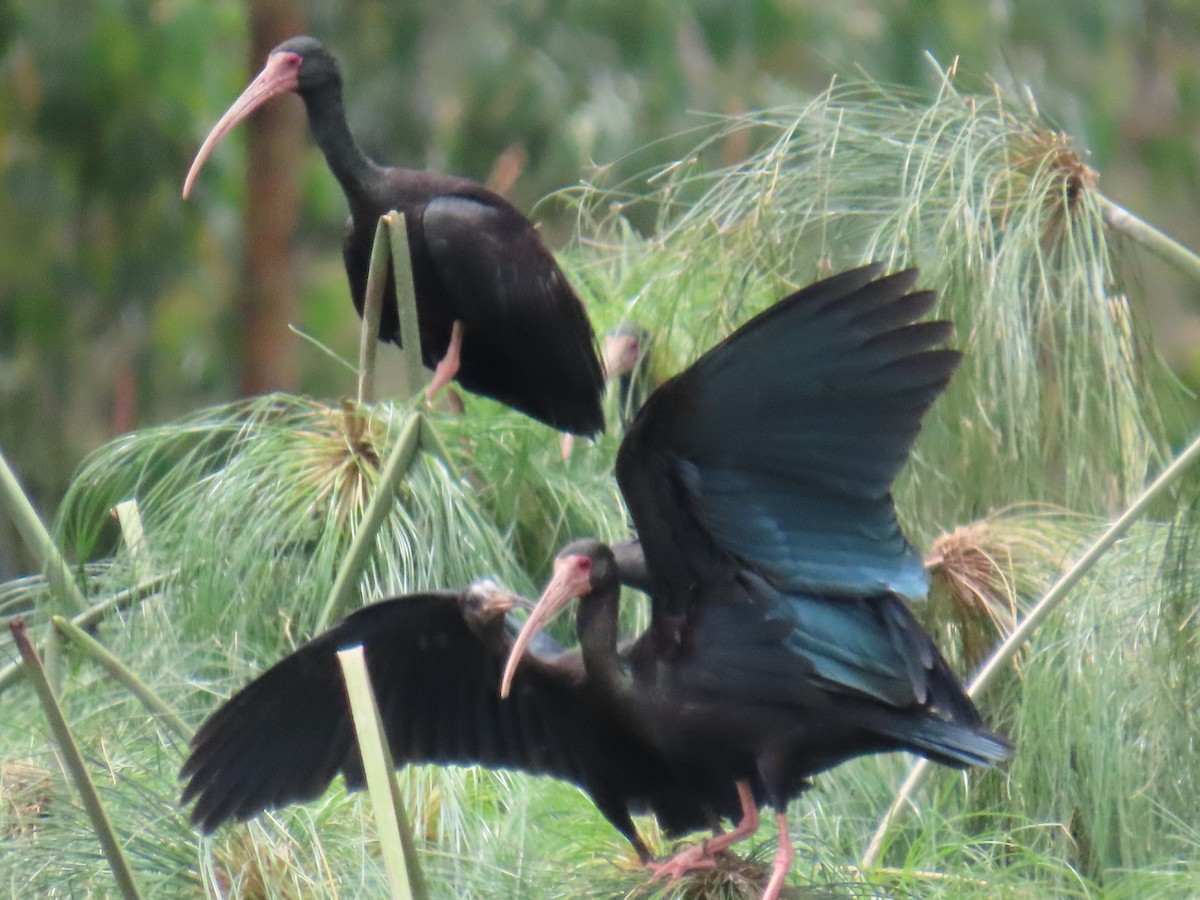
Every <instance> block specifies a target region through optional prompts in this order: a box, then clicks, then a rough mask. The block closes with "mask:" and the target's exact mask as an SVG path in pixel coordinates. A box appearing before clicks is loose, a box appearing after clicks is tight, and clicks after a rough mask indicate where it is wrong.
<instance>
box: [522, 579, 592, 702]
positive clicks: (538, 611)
mask: <svg viewBox="0 0 1200 900" xmlns="http://www.w3.org/2000/svg"><path fill="white" fill-rule="evenodd" d="M571 559H572V557H569V556H568V557H559V558H558V559H556V560H555V561H554V576H553V577H552V578H551V579H550V583H549V584H548V585H546V590H544V591H543V592H542V596H541V597H539V598H538V602H537V603H536V604H535V605H534V607H533V612H531V613H530V614H529V618H528V619H526V620H525V627H524V628H522V629H521V633H520V634H518V635H517V639H516V641H515V642H514V643H513V646H512V650H510V651H509V653H508V662H507V663H506V664H505V666H504V676H503V677H502V678H501V679H500V696H501V697H507V696H508V692H509V688H511V687H512V680H513V676H514V675H515V674H516V672H517V666H519V665H520V664H521V657H522V656H523V655H524V654H525V648H527V647H528V646H529V642H530V641H532V640H533V637H534V635H536V634H537V633H538V632H539V631H541V630H542V629H543V628H545V627H546V626H547V625H548V624H550V622H551V620H552V619H553V618H554V617H555V616H557V615H558V614H559V613H560V612H562V609H563V607H565V606H566V605H567V604H568V603H570V602H571V601H572V600H574V599H575V598H576V597H581V596H583V595H584V594H586V593H587V592H588V591H589V590H590V589H591V587H590V585H589V584H588V582H587V578H586V576H584V577H582V578H581V577H580V576H579V574H578V569H577V568H576V567H575V566H574V565H572V564H571Z"/></svg>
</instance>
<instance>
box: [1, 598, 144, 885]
mask: <svg viewBox="0 0 1200 900" xmlns="http://www.w3.org/2000/svg"><path fill="white" fill-rule="evenodd" d="M9 628H10V629H11V630H12V636H13V640H14V641H15V642H16V644H17V648H18V649H19V650H20V652H21V658H22V659H24V660H25V668H26V670H27V671H28V672H29V675H30V680H31V681H32V682H33V688H34V690H35V691H36V692H37V696H38V700H39V701H40V702H41V704H42V709H43V711H44V712H45V713H46V719H47V721H48V722H49V723H50V730H51V731H52V732H53V733H54V739H55V740H56V741H57V742H58V746H59V749H60V750H61V751H62V755H63V758H64V761H65V763H66V765H67V769H68V771H69V772H70V775H71V780H72V781H74V782H75V789H76V790H78V791H79V798H80V800H82V801H83V806H84V809H86V810H87V814H88V818H90V819H91V820H92V828H93V829H95V831H96V837H98V838H99V839H100V847H101V849H103V851H104V856H105V858H106V859H107V860H108V866H109V868H110V869H112V873H113V878H114V879H116V882H117V888H118V889H119V890H120V891H121V895H122V896H124V897H126V898H127V900H137V898H139V897H140V896H141V894H140V892H139V891H138V887H137V882H136V881H135V880H134V878H133V871H132V870H131V869H130V868H129V862H128V861H127V860H126V859H125V853H124V851H123V850H122V849H121V843H120V841H119V840H118V839H117V835H116V832H114V831H113V827H112V822H111V821H109V818H108V813H107V812H106V811H105V809H104V804H103V803H101V802H100V795H99V794H98V793H97V792H96V786H95V785H94V784H93V783H92V779H91V777H90V776H89V775H88V772H87V766H86V765H85V764H84V761H83V756H82V754H80V752H79V747H78V745H77V744H76V743H75V739H74V737H72V735H71V728H70V726H69V725H68V724H67V720H66V719H65V718H64V717H63V713H62V708H61V707H60V706H59V705H58V701H57V700H56V699H55V698H54V692H53V691H52V690H51V689H50V683H49V682H48V681H47V680H46V673H45V670H44V669H43V668H42V661H41V659H40V658H39V657H38V654H37V650H35V649H34V646H33V644H32V642H31V641H30V640H29V633H28V631H27V630H26V628H25V622H24V620H23V619H22V618H21V617H20V616H18V617H17V618H16V619H14V620H13V621H12V622H11V623H9Z"/></svg>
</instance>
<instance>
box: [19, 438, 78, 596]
mask: <svg viewBox="0 0 1200 900" xmlns="http://www.w3.org/2000/svg"><path fill="white" fill-rule="evenodd" d="M0 505H2V506H4V508H5V509H7V511H8V515H9V517H10V518H11V519H12V521H13V523H14V524H15V525H16V526H17V532H18V533H19V534H20V535H21V539H22V540H23V541H24V542H25V545H26V546H27V547H28V548H29V549H30V551H31V552H32V553H33V555H34V558H35V559H36V560H37V561H38V565H39V566H40V567H41V571H43V572H45V573H46V579H47V580H48V581H49V582H50V590H51V592H52V593H53V594H54V595H55V597H56V598H57V599H58V600H59V601H60V602H64V601H70V603H71V604H73V605H74V606H75V608H76V609H78V610H86V609H87V608H88V604H87V600H86V599H85V598H84V596H83V592H82V591H80V590H79V585H78V584H76V583H75V578H74V576H73V575H72V574H71V569H70V567H68V566H67V563H66V560H64V559H63V558H62V554H61V553H59V552H58V547H56V546H55V545H54V539H53V538H51V537H50V532H49V531H47V530H46V526H45V525H43V524H42V520H41V519H40V518H39V517H38V514H37V511H36V510H35V509H34V508H33V504H32V503H30V502H29V497H28V496H26V494H25V492H24V491H23V490H21V484H20V482H18V481H17V476H16V475H15V474H13V470H12V469H11V468H9V465H8V461H7V460H5V458H4V454H3V453H0ZM64 608H66V603H65V602H64Z"/></svg>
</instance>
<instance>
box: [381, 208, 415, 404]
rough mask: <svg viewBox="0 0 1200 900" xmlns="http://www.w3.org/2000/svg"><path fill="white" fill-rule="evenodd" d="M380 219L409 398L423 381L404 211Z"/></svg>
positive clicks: (391, 213) (406, 392) (405, 392)
mask: <svg viewBox="0 0 1200 900" xmlns="http://www.w3.org/2000/svg"><path fill="white" fill-rule="evenodd" d="M384 218H385V219H386V220H387V222H388V226H389V233H390V236H391V239H392V277H393V278H394V279H395V282H396V312H397V314H398V316H399V319H400V339H401V341H403V342H405V343H404V394H405V396H407V397H411V396H413V395H414V394H416V393H417V391H419V390H420V389H421V385H422V384H424V383H425V364H424V362H423V361H422V359H421V330H420V325H419V324H418V322H417V292H416V288H415V287H414V286H413V272H412V259H411V257H410V256H409V254H408V223H407V221H406V220H405V218H404V213H401V212H396V211H395V210H392V211H391V212H390V213H388V214H387V215H386V216H384Z"/></svg>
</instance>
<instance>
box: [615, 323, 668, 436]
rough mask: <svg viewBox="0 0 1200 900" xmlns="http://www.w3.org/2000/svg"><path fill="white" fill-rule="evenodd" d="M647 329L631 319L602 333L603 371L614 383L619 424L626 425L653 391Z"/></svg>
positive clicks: (651, 359) (649, 342)
mask: <svg viewBox="0 0 1200 900" xmlns="http://www.w3.org/2000/svg"><path fill="white" fill-rule="evenodd" d="M653 368H654V363H653V358H652V356H651V336H650V332H649V331H647V330H646V329H645V328H643V327H642V326H641V325H638V324H637V323H635V322H622V323H621V324H620V325H617V326H616V327H615V328H613V329H611V330H610V331H609V332H608V333H607V334H606V335H604V375H605V377H606V378H607V379H608V380H609V382H611V383H615V385H616V395H617V409H618V412H619V414H620V417H621V424H622V425H624V426H626V427H628V426H629V423H630V422H631V421H633V417H634V416H635V415H636V414H637V411H638V410H639V409H641V408H642V404H643V403H645V402H646V398H648V397H649V396H650V394H651V393H652V392H653V391H654V388H655V387H656V384H655V382H654V371H653Z"/></svg>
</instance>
